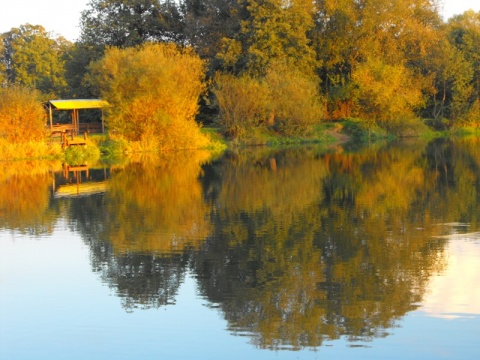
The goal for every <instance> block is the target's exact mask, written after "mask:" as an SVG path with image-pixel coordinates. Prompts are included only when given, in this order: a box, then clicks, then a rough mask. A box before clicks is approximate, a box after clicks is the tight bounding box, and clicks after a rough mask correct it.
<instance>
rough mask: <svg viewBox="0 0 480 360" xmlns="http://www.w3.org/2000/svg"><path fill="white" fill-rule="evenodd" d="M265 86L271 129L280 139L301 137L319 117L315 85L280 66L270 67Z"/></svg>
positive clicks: (294, 70) (313, 81)
mask: <svg viewBox="0 0 480 360" xmlns="http://www.w3.org/2000/svg"><path fill="white" fill-rule="evenodd" d="M265 83H266V85H267V87H268V89H269V91H270V106H271V108H272V109H273V113H272V115H273V116H274V118H273V119H272V120H273V121H274V124H275V128H276V129H277V130H278V131H279V132H280V133H281V134H283V135H287V136H291V135H299V134H304V133H305V132H306V131H307V130H308V129H309V128H310V126H311V125H314V124H318V123H319V122H320V121H321V119H322V117H323V110H322V104H321V98H320V96H319V93H318V89H317V83H316V81H315V79H314V78H311V77H309V76H307V75H305V74H303V73H302V72H300V71H298V70H296V69H295V68H292V67H287V65H286V64H283V63H273V64H272V65H271V66H270V67H269V69H268V70H267V75H266V77H265Z"/></svg>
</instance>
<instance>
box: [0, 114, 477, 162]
mask: <svg viewBox="0 0 480 360" xmlns="http://www.w3.org/2000/svg"><path fill="white" fill-rule="evenodd" d="M201 133H202V134H203V135H205V136H206V137H207V138H208V144H207V145H206V146H204V147H198V148H193V147H192V148H185V149H174V150H168V151H164V152H165V153H170V152H179V151H180V152H183V151H207V152H208V153H210V155H211V157H217V156H220V155H221V154H223V153H224V152H225V151H235V150H236V149H240V148H246V147H258V146H260V147H267V148H276V147H288V146H307V145H318V146H320V147H324V148H325V149H326V151H327V150H328V149H329V148H335V147H338V146H341V145H344V144H347V143H353V144H356V145H358V146H368V145H371V144H374V143H376V142H385V141H387V142H389V141H393V140H398V139H407V138H417V139H426V140H430V139H434V138H464V137H477V138H480V128H473V127H472V128H469V127H462V128H456V129H450V130H447V131H427V132H425V133H422V134H417V135H415V136H409V137H399V136H396V135H394V134H392V133H388V132H386V131H385V130H383V129H381V128H377V129H373V130H372V129H369V128H366V127H363V126H362V122H361V121H358V120H355V119H345V120H338V121H335V122H328V123H324V124H322V125H320V126H317V127H316V129H315V131H312V132H311V133H310V134H309V135H308V136H307V135H305V136H297V137H293V136H290V137H285V136H278V135H276V134H274V133H268V132H267V131H265V132H263V133H258V132H257V134H256V137H255V138H252V139H249V140H246V141H240V140H238V139H228V138H226V137H225V136H224V135H223V133H222V131H221V128H220V127H218V126H212V125H210V126H205V127H203V128H201ZM161 153H162V151H160V150H159V149H158V148H156V146H155V144H148V143H145V142H141V141H139V142H128V141H126V140H125V139H122V138H119V137H118V136H109V135H108V134H105V135H103V134H92V135H91V136H89V138H88V140H87V144H86V145H85V146H72V147H69V148H66V149H64V148H62V146H61V143H60V142H59V141H57V140H54V141H51V140H44V141H30V142H26V143H10V142H7V141H5V140H1V139H0V162H10V161H22V160H27V161H31V160H46V161H53V162H55V163H65V164H69V165H80V164H87V163H97V162H99V161H101V162H103V163H120V162H122V161H123V160H124V159H125V158H128V157H132V156H137V155H142V154H145V155H147V156H148V154H161Z"/></svg>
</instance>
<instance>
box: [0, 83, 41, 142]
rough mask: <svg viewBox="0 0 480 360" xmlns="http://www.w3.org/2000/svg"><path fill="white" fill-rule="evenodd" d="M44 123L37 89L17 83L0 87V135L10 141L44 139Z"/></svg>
mask: <svg viewBox="0 0 480 360" xmlns="http://www.w3.org/2000/svg"><path fill="white" fill-rule="evenodd" d="M45 124H46V114H45V110H44V109H43V106H42V104H41V102H40V101H39V99H38V93H37V91H35V90H30V89H28V88H26V87H23V86H18V85H15V86H10V87H7V88H3V89H0V137H2V138H4V139H5V140H6V141H8V142H12V143H28V142H32V141H44V139H45V136H46V126H45Z"/></svg>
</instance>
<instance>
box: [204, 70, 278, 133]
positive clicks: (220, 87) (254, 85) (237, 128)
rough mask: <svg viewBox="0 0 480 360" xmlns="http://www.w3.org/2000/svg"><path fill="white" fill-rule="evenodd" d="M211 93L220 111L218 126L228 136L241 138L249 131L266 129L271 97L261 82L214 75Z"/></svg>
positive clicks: (248, 78)
mask: <svg viewBox="0 0 480 360" xmlns="http://www.w3.org/2000/svg"><path fill="white" fill-rule="evenodd" d="M213 93H214V94H215V96H216V98H217V102H218V106H219V109H220V124H221V125H222V127H223V129H224V131H225V133H226V134H227V135H228V136H230V137H236V138H243V137H245V136H246V135H247V134H248V132H249V131H251V129H252V128H256V127H262V126H266V125H267V122H268V118H269V115H270V114H271V108H270V104H269V97H270V95H269V92H268V89H267V87H266V86H265V85H264V84H262V83H261V82H260V81H258V80H256V79H253V78H251V77H250V76H247V75H243V76H240V77H235V76H233V75H220V74H217V76H216V79H215V85H214V87H213Z"/></svg>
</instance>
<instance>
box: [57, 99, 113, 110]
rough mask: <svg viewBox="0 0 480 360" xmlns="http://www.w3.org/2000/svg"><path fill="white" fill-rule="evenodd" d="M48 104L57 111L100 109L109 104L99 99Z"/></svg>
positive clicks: (71, 100) (59, 101) (58, 101)
mask: <svg viewBox="0 0 480 360" xmlns="http://www.w3.org/2000/svg"><path fill="white" fill-rule="evenodd" d="M49 103H50V104H51V105H52V106H53V107H54V108H55V109H57V110H76V109H101V108H104V107H107V106H109V103H108V102H106V101H105V100H101V99H70V100H50V101H49Z"/></svg>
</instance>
